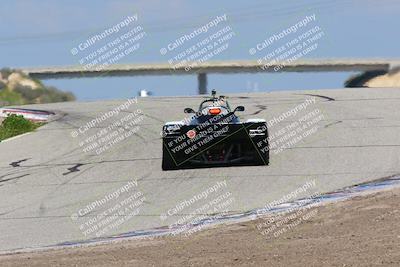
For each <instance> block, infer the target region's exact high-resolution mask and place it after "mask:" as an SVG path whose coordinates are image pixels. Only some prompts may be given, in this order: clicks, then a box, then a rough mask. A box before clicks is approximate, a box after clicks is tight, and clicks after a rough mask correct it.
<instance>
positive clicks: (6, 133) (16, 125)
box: [0, 114, 43, 141]
mask: <svg viewBox="0 0 400 267" xmlns="http://www.w3.org/2000/svg"><path fill="white" fill-rule="evenodd" d="M42 124H43V123H34V122H31V121H30V120H27V119H25V118H24V117H23V116H21V115H15V114H12V115H10V116H8V117H7V118H6V119H5V120H4V121H3V123H2V124H1V126H0V141H1V140H4V139H7V138H10V137H13V136H16V135H20V134H23V133H27V132H31V131H33V130H35V129H36V128H38V127H39V126H41V125H42Z"/></svg>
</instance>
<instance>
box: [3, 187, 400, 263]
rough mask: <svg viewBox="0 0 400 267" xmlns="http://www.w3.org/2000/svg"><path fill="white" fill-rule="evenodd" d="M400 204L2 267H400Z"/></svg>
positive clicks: (392, 194) (346, 207) (374, 198)
mask: <svg viewBox="0 0 400 267" xmlns="http://www.w3.org/2000/svg"><path fill="white" fill-rule="evenodd" d="M399 202H400V189H399V188H395V189H392V190H386V191H381V192H375V193H372V194H368V195H363V196H357V197H354V198H352V199H350V200H346V201H341V202H336V203H331V204H328V205H325V206H320V207H313V208H312V209H309V210H303V212H304V213H303V214H297V215H300V216H297V218H296V217H295V216H294V217H293V216H292V217H290V216H291V215H293V214H294V213H292V214H285V216H283V217H280V219H279V220H280V221H283V220H284V219H283V218H291V220H289V221H287V220H285V221H284V224H283V225H282V226H281V229H282V228H285V229H286V231H285V232H282V233H280V234H273V233H272V232H270V233H266V231H264V230H266V229H268V227H269V226H270V225H271V224H272V218H269V220H268V219H267V218H262V219H257V220H254V221H250V222H244V223H237V224H230V225H220V226H217V227H215V228H212V229H208V230H205V231H201V232H198V233H195V234H193V235H191V236H189V237H183V236H175V237H162V238H156V239H154V240H130V241H122V242H118V243H113V244H106V245H104V244H103V245H98V246H90V247H80V248H67V249H56V250H50V251H42V252H30V253H19V254H12V255H2V256H0V266H24V265H25V266H85V267H87V266H400V250H399V244H400V229H399V226H398V222H399V219H400V212H399V210H400V208H399V204H398V203H399ZM307 214H308V215H307ZM299 219H300V221H299ZM301 219H303V220H301ZM279 220H275V221H274V223H275V224H276V223H277V222H278V221H279ZM296 221H297V222H298V223H295V222H296ZM260 225H262V227H260ZM289 226H290V227H289ZM263 231H264V235H263V234H262V232H263ZM275 233H277V232H276V231H275Z"/></svg>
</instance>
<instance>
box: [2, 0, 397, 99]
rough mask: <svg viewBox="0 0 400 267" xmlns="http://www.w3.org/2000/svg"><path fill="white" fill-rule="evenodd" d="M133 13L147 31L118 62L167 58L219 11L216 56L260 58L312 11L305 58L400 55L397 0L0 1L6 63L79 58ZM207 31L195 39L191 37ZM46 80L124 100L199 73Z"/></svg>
mask: <svg viewBox="0 0 400 267" xmlns="http://www.w3.org/2000/svg"><path fill="white" fill-rule="evenodd" d="M134 14H138V18H139V19H138V21H137V22H135V23H136V24H132V27H133V25H135V26H137V25H140V26H142V27H143V29H144V31H145V32H146V37H145V38H144V39H143V40H141V41H140V48H139V50H137V51H136V52H135V53H134V54H130V55H128V56H126V57H124V58H122V59H121V60H120V61H119V62H118V63H148V62H166V60H167V59H168V57H166V56H163V55H161V54H160V52H159V51H160V48H162V47H164V46H166V45H167V44H168V43H170V42H172V41H174V40H175V39H177V38H179V37H180V36H182V35H183V34H188V33H190V32H192V31H193V30H194V29H196V28H198V27H199V26H201V25H204V24H205V23H207V22H208V21H210V20H211V19H212V18H214V17H215V16H217V15H222V14H227V17H228V21H227V22H226V23H225V24H224V25H229V26H230V27H231V28H232V30H233V31H234V33H235V36H234V37H233V38H232V39H231V40H229V48H228V49H227V50H225V51H224V52H222V53H221V54H218V55H217V56H215V57H214V58H213V59H212V60H235V59H256V57H255V56H251V55H250V54H249V49H250V48H251V47H254V46H255V45H256V44H257V43H260V42H261V41H262V40H264V39H266V38H268V37H269V36H271V35H272V34H274V33H276V32H280V31H281V30H284V29H286V28H287V27H290V26H291V25H293V24H294V23H296V22H297V21H299V20H301V19H303V18H304V17H305V16H306V15H312V14H315V15H316V21H315V22H314V25H318V26H319V27H320V28H321V29H322V30H323V32H324V34H325V35H324V37H323V38H321V40H319V42H318V48H317V49H316V50H315V51H313V52H311V53H310V54H308V55H307V56H306V57H307V58H345V57H351V58H376V57H384V58H399V48H398V44H399V41H400V37H399V34H398V32H399V30H398V27H399V25H400V23H399V22H400V17H399V14H400V1H398V0H336V1H328V0H309V1H305V0H293V1H282V0H253V1H249V0H235V1H231V0H230V1H229V0H220V1H208V0H203V1H194V0H191V1H188V0H187V1H184V0H169V1H161V0H143V1H125V0H113V1H111V0H110V1H105V0H86V1H82V0H80V1H77V0H68V1H66V0H59V1H53V0H30V1H29V0H3V1H2V2H1V8H0V20H1V23H0V67H31V66H56V65H60V66H65V65H77V64H79V62H78V61H79V56H73V55H72V54H71V52H70V51H71V49H72V48H73V47H76V46H77V45H78V44H79V43H81V42H83V41H84V40H86V39H87V38H89V37H90V36H92V35H93V34H96V33H100V32H102V31H104V30H105V29H108V28H110V27H111V26H113V25H115V24H117V23H118V22H120V21H121V20H123V19H124V18H125V17H126V16H128V15H131V16H132V15H134ZM114 36H116V35H114ZM204 36H207V35H203V37H204ZM293 37H295V35H293ZM201 39H202V38H197V39H196V38H195V39H194V43H196V42H197V41H199V40H201ZM108 40H110V39H108ZM105 43H107V41H105V42H104V43H103V44H105ZM187 47H189V46H186V48H187ZM172 55H175V54H173V53H172ZM348 76H349V73H320V74H315V73H308V74H241V75H210V76H209V88H216V89H219V90H221V91H224V92H241V91H242V92H247V91H256V90H258V91H274V90H293V89H306V88H310V89H313V88H339V87H342V85H343V81H344V80H345V79H346V78H347V77H348ZM45 83H46V84H48V85H54V86H56V87H58V88H59V89H61V90H67V91H72V92H73V93H74V94H75V95H76V96H77V97H78V99H79V100H94V99H106V98H125V97H130V96H133V95H135V94H136V93H137V91H138V90H140V89H147V90H150V91H153V92H154V93H155V95H193V94H195V93H196V88H197V78H196V76H191V75H187V76H160V77H157V76H147V77H127V78H91V79H72V80H46V81H45Z"/></svg>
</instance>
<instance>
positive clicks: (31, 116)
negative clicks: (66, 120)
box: [0, 108, 55, 122]
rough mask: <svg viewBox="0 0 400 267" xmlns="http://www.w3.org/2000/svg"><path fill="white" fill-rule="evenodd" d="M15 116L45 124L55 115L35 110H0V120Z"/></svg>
mask: <svg viewBox="0 0 400 267" xmlns="http://www.w3.org/2000/svg"><path fill="white" fill-rule="evenodd" d="M11 114H15V115H22V116H24V118H25V119H27V120H30V121H34V122H47V121H49V119H50V117H51V116H54V115H55V113H54V112H51V111H44V110H35V109H23V108H0V118H6V117H7V116H9V115H11Z"/></svg>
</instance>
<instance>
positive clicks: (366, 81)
mask: <svg viewBox="0 0 400 267" xmlns="http://www.w3.org/2000/svg"><path fill="white" fill-rule="evenodd" d="M345 86H346V87H378V88H380V87H400V71H398V72H394V73H386V72H384V71H367V72H364V73H362V74H358V75H354V76H352V77H350V78H349V79H348V80H347V81H346V82H345Z"/></svg>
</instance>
